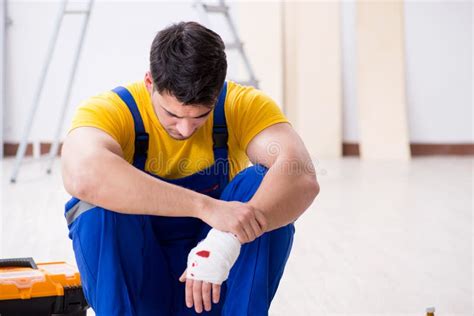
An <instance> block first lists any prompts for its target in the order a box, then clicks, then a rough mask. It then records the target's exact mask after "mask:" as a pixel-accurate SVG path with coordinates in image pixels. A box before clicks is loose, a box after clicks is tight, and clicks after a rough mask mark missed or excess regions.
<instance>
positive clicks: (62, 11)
mask: <svg viewBox="0 0 474 316" xmlns="http://www.w3.org/2000/svg"><path fill="white" fill-rule="evenodd" d="M68 2H69V0H63V1H62V2H61V6H60V8H59V11H58V14H57V17H56V23H55V26H54V29H53V34H52V36H51V39H50V41H49V47H48V51H47V53H46V59H45V62H44V64H43V67H42V69H41V74H40V78H39V82H38V85H37V87H36V91H35V94H34V98H33V102H32V104H31V108H30V112H29V116H28V119H27V121H26V125H25V128H24V131H23V134H22V138H21V142H20V146H19V148H18V150H17V152H16V158H15V164H14V167H13V172H12V175H11V178H10V182H12V183H15V182H16V179H17V176H18V172H19V170H20V166H21V163H22V161H23V159H24V157H25V153H26V147H27V144H28V138H29V136H30V132H31V127H32V125H33V120H34V117H35V115H36V112H37V110H38V106H39V101H40V97H41V94H42V92H43V88H44V82H45V79H46V75H47V73H48V69H49V66H50V64H51V59H52V56H53V53H54V49H55V47H56V44H57V40H58V35H59V31H60V29H61V25H62V21H63V18H64V16H66V15H77V14H78V15H84V21H83V24H82V29H81V33H80V35H79V43H78V47H77V49H76V51H75V55H74V61H73V66H72V71H71V73H70V74H69V79H68V81H67V88H66V95H65V98H64V101H63V104H62V108H61V113H60V119H59V121H58V125H57V128H56V132H55V138H54V142H53V144H52V146H51V149H50V151H49V153H48V157H47V159H48V167H47V173H51V167H52V165H53V162H54V158H55V156H56V155H57V154H58V149H59V138H60V134H61V130H62V127H63V122H64V116H65V115H66V110H67V108H68V104H69V100H70V96H71V90H72V86H73V83H74V79H75V76H76V70H77V65H78V62H79V57H80V54H81V51H82V47H83V44H84V38H85V34H86V31H87V27H88V25H89V18H90V14H91V11H92V5H93V3H94V0H88V1H87V2H86V6H85V9H79V10H78V9H74V10H68V8H67V5H68Z"/></svg>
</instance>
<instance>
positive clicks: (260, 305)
mask: <svg viewBox="0 0 474 316" xmlns="http://www.w3.org/2000/svg"><path fill="white" fill-rule="evenodd" d="M226 89H227V86H226V83H224V87H223V89H222V91H221V93H220V95H219V98H218V101H217V104H216V107H215V109H214V114H213V115H214V126H213V142H214V145H213V151H214V160H215V162H214V164H213V165H212V166H210V167H208V168H206V169H204V170H201V171H199V172H197V173H195V174H192V175H190V176H187V177H184V178H179V179H164V178H160V177H158V176H156V175H153V174H152V176H154V177H156V178H159V179H161V180H163V181H166V182H168V183H172V184H175V185H178V186H181V187H185V188H188V189H191V190H194V191H197V192H200V193H202V194H206V195H208V196H211V197H213V198H216V199H221V200H226V201H241V202H247V201H249V200H250V199H251V198H252V196H253V195H254V193H255V192H256V191H257V189H258V187H259V185H260V183H261V181H262V179H263V177H264V176H265V173H266V172H267V169H266V167H264V166H262V165H255V166H251V167H249V168H246V169H244V170H242V171H241V172H240V173H239V174H237V175H236V176H235V178H234V179H233V180H232V181H230V182H229V181H228V174H229V163H228V156H227V152H228V148H227V138H228V134H227V126H226V119H225V111H224V103H225V97H226ZM113 91H114V92H115V93H117V94H118V95H119V96H120V98H121V99H122V100H123V101H124V102H125V103H126V104H127V106H128V108H129V110H130V112H131V113H132V116H133V120H134V124H135V153H134V157H133V165H134V166H135V167H136V168H138V169H140V170H142V171H143V172H145V162H146V159H147V150H148V141H149V139H148V134H147V133H146V131H145V128H144V125H143V121H142V118H141V116H140V113H139V111H138V107H137V105H136V103H135V100H134V98H133V96H132V95H131V94H130V92H129V91H128V90H127V89H126V88H123V87H118V88H115V89H114V90H113ZM124 185H127V184H124ZM65 217H66V220H67V224H68V228H69V238H71V240H72V244H73V249H74V253H75V257H76V261H77V265H78V268H79V272H80V274H81V281H82V286H83V290H84V294H85V297H86V299H87V301H88V303H89V305H91V307H92V308H93V309H94V311H95V312H96V314H97V315H98V316H111V315H138V316H141V315H143V316H151V315H157V316H186V315H214V316H217V315H225V316H244V315H251V316H260V315H262V316H263V315H268V309H269V307H270V303H271V301H272V299H273V297H274V295H275V292H276V290H277V287H278V284H279V282H280V279H281V277H282V274H283V270H284V267H285V264H286V262H287V259H288V256H289V254H290V250H291V246H292V243H293V235H294V232H295V228H294V225H293V223H291V224H289V225H287V226H284V227H281V228H279V229H276V230H273V231H271V232H267V233H265V234H263V235H262V236H260V237H259V238H257V239H256V240H254V241H253V242H251V243H247V244H244V245H242V248H241V252H240V255H239V257H238V259H237V261H236V263H235V264H234V266H233V267H232V269H231V271H230V274H229V278H228V279H227V280H226V281H225V282H224V283H222V286H221V298H220V301H219V303H218V304H214V303H212V309H211V311H210V312H206V311H205V310H203V312H202V313H201V314H198V313H196V312H195V310H194V307H193V308H188V307H186V304H185V283H181V282H179V280H178V279H179V277H180V276H181V274H182V273H183V272H184V270H185V269H186V264H187V256H188V254H189V252H190V250H191V249H192V248H194V247H195V246H196V245H197V243H198V242H199V241H200V240H202V239H203V238H205V236H206V235H207V233H208V231H209V230H210V229H211V227H210V226H209V225H207V224H206V223H204V222H203V221H201V220H200V219H198V218H192V217H165V216H151V215H130V214H121V213H117V212H114V211H111V210H107V209H104V208H101V207H99V206H95V205H92V204H89V203H87V202H85V201H81V200H79V199H77V198H74V197H72V198H71V199H70V200H69V201H68V202H67V203H66V207H65Z"/></svg>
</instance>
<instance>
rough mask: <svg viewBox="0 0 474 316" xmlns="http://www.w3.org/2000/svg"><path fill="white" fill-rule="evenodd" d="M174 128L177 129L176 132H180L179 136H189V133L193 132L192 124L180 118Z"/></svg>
mask: <svg viewBox="0 0 474 316" xmlns="http://www.w3.org/2000/svg"><path fill="white" fill-rule="evenodd" d="M176 129H177V130H178V132H179V133H180V134H181V136H183V137H189V136H191V134H192V133H193V131H194V126H193V124H192V123H191V122H190V121H188V120H186V119H182V120H181V121H180V122H179V123H178V124H177V125H176Z"/></svg>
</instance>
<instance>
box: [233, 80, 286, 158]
mask: <svg viewBox="0 0 474 316" xmlns="http://www.w3.org/2000/svg"><path fill="white" fill-rule="evenodd" d="M230 102H232V104H231V105H230V108H231V111H230V112H231V115H230V117H228V118H227V120H228V121H229V124H230V125H231V127H232V130H233V131H234V133H235V137H236V139H237V142H238V143H239V147H240V148H241V150H243V151H244V152H246V150H247V146H248V144H249V143H250V141H251V140H252V139H253V138H254V137H255V136H256V135H257V134H258V133H260V132H261V131H263V130H264V129H266V128H267V127H270V126H272V125H274V124H277V123H289V121H288V119H287V118H286V117H285V115H284V114H283V112H282V111H281V109H280V108H279V107H278V105H277V104H276V102H275V101H274V100H273V99H272V98H270V97H269V96H267V95H266V94H264V93H263V92H262V91H260V90H257V89H253V88H246V89H245V90H244V91H242V92H241V93H239V96H238V97H236V98H235V99H234V100H231V101H230Z"/></svg>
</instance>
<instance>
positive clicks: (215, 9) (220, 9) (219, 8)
mask: <svg viewBox="0 0 474 316" xmlns="http://www.w3.org/2000/svg"><path fill="white" fill-rule="evenodd" d="M202 6H203V7H204V10H206V11H207V12H209V13H227V11H228V10H229V7H228V6H226V5H212V4H203V5H202Z"/></svg>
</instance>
